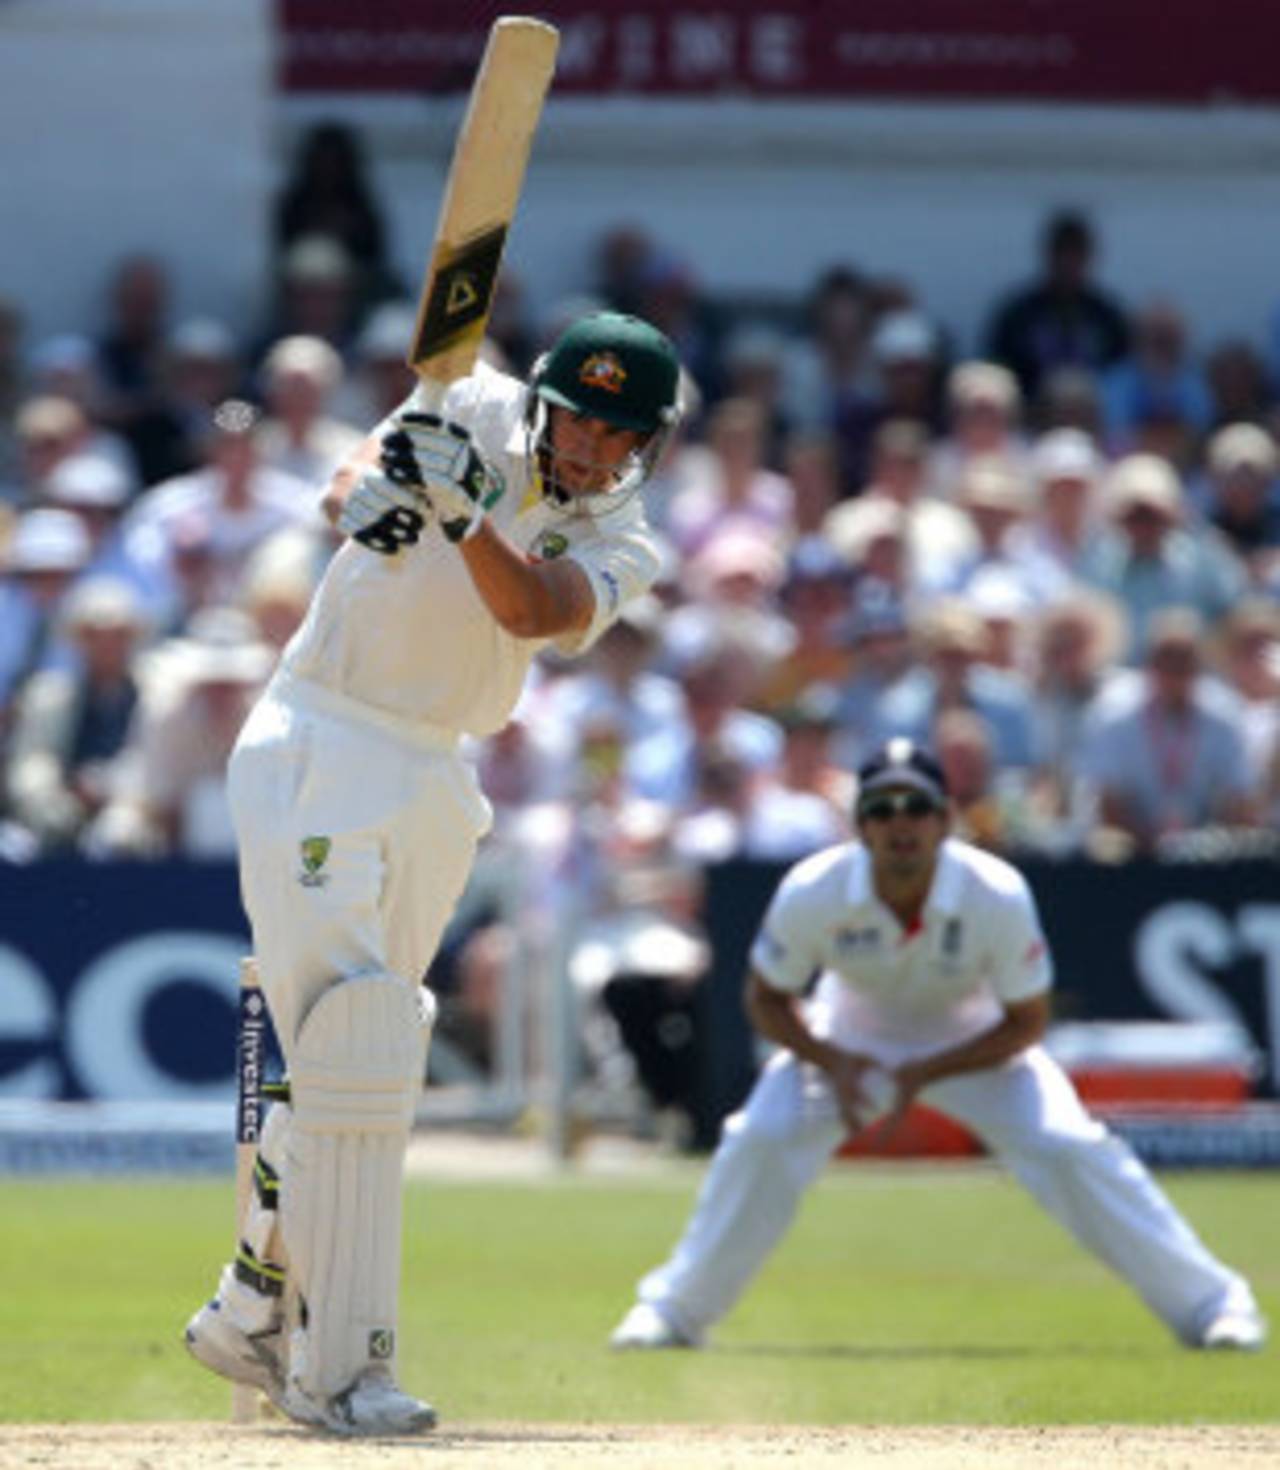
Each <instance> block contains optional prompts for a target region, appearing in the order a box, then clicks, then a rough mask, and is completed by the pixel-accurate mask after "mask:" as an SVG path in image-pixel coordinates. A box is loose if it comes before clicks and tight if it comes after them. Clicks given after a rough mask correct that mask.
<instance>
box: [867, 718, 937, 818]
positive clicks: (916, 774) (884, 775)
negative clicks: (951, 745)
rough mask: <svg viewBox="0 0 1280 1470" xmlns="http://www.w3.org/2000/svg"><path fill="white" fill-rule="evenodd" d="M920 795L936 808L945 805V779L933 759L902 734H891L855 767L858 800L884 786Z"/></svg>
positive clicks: (935, 760)
mask: <svg viewBox="0 0 1280 1470" xmlns="http://www.w3.org/2000/svg"><path fill="white" fill-rule="evenodd" d="M891 786H907V787H910V788H911V790H913V791H920V792H923V793H924V795H925V796H927V797H929V798H930V799H931V800H932V801H935V802H937V804H938V806H939V807H945V806H946V804H947V778H946V776H945V775H944V774H943V770H942V767H941V766H940V765H939V764H938V761H937V757H936V756H934V755H932V754H931V753H930V752H929V751H927V750H925V749H924V747H923V746H920V745H917V744H916V743H915V741H914V740H911V739H909V738H908V737H907V736H905V735H895V736H894V737H893V739H892V740H886V741H885V743H884V744H883V745H882V746H880V747H879V749H878V750H876V751H875V752H873V754H872V755H871V756H869V757H868V759H867V760H865V761H864V762H863V764H862V765H861V766H860V767H859V768H858V800H859V801H861V800H862V799H863V798H864V797H866V796H869V795H870V794H871V792H873V791H883V790H884V789H885V788H886V787H891Z"/></svg>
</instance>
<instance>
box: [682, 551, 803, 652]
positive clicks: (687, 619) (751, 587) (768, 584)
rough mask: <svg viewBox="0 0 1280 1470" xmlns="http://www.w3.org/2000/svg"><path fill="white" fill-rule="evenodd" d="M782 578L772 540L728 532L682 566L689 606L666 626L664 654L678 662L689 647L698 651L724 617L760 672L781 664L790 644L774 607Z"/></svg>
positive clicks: (787, 631)
mask: <svg viewBox="0 0 1280 1470" xmlns="http://www.w3.org/2000/svg"><path fill="white" fill-rule="evenodd" d="M785 574H786V563H785V561H784V560H783V556H782V553H781V551H780V550H779V549H778V547H777V544H776V541H775V540H774V538H772V537H770V536H768V535H766V534H765V533H764V532H763V531H760V530H757V529H752V528H751V527H749V526H746V525H730V526H726V527H725V529H723V530H722V531H719V532H718V533H717V534H716V535H715V536H714V537H713V538H712V539H711V540H710V541H708V542H707V544H706V545H705V546H704V547H703V548H702V550H701V551H699V552H698V554H697V556H694V557H691V558H690V559H689V560H688V561H687V562H686V563H685V565H684V569H683V571H682V573H681V585H682V587H683V588H684V589H685V591H686V592H687V594H688V601H687V603H686V605H685V606H684V607H681V608H677V609H676V610H675V611H674V612H673V613H672V614H671V616H670V617H669V619H668V621H667V628H666V643H667V647H668V649H669V650H671V651H672V652H673V653H674V654H675V655H676V656H677V657H679V656H680V654H681V652H682V651H683V650H684V649H685V648H686V647H688V646H689V645H690V643H691V642H692V644H693V646H700V645H701V643H702V642H703V641H704V639H705V638H706V637H707V634H708V629H709V628H710V627H712V626H713V624H714V622H715V620H716V619H717V618H721V617H728V618H730V619H732V622H733V625H734V627H735V630H736V635H735V636H737V637H740V638H743V639H745V640H747V641H748V642H749V643H750V644H751V647H752V649H753V650H754V651H755V654H756V656H757V658H758V659H759V660H760V661H761V666H762V668H763V667H765V666H767V665H769V664H771V663H772V662H773V661H775V660H776V659H778V658H781V657H782V655H783V654H784V653H785V652H786V651H787V649H788V648H789V647H790V645H791V642H792V632H791V629H790V628H789V627H788V626H787V622H786V619H785V617H784V616H783V615H782V613H781V612H780V611H779V610H778V606H777V599H778V594H779V592H780V590H781V587H782V581H783V577H784V576H785Z"/></svg>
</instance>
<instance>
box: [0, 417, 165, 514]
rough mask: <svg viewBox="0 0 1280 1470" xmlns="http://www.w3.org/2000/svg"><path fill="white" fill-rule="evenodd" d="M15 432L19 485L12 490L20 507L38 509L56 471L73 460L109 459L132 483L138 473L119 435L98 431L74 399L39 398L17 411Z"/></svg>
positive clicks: (132, 483)
mask: <svg viewBox="0 0 1280 1470" xmlns="http://www.w3.org/2000/svg"><path fill="white" fill-rule="evenodd" d="M14 429H15V433H16V436H17V440H18V464H19V480H18V482H17V484H16V485H15V486H14V487H13V492H14V497H15V499H16V500H17V501H18V502H19V503H20V504H26V505H35V504H37V503H38V502H39V501H40V499H41V498H42V496H43V494H44V487H45V485H46V483H47V482H48V479H49V476H50V475H51V474H52V473H53V471H54V469H55V468H56V467H57V466H58V465H60V464H61V463H62V462H63V461H64V460H67V459H70V458H71V457H72V456H73V455H86V454H87V455H92V456H93V457H94V458H95V459H100V460H107V461H108V462H109V463H111V464H112V465H114V466H115V468H116V469H117V470H118V471H119V473H120V474H122V475H124V476H125V477H126V479H127V480H128V482H129V484H130V487H132V486H133V485H134V484H135V483H136V471H135V469H134V464H133V460H132V458H131V456H130V454H129V452H128V450H127V449H126V448H125V447H124V445H123V444H122V443H121V441H120V439H119V438H117V437H116V436H115V435H114V434H108V433H105V432H103V431H102V430H98V429H95V428H94V427H93V425H92V424H91V423H90V422H89V419H88V418H87V416H86V415H85V413H84V410H83V409H82V408H81V407H80V405H79V404H78V403H75V402H73V401H72V400H71V399H70V398H60V397H57V396H56V395H51V394H37V395H36V397H34V398H29V399H27V401H26V402H25V403H24V404H23V405H22V407H21V408H20V409H19V410H18V416H17V419H16V420H15V422H14Z"/></svg>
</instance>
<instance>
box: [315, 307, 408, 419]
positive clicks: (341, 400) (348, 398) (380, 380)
mask: <svg viewBox="0 0 1280 1470" xmlns="http://www.w3.org/2000/svg"><path fill="white" fill-rule="evenodd" d="M417 321H418V309H417V307H416V306H415V305H414V304H413V302H411V301H384V302H383V303H382V304H381V305H380V306H375V307H374V309H373V310H372V311H371V312H370V313H369V315H368V317H367V318H366V319H365V323H364V325H363V326H362V327H361V328H360V335H359V336H358V337H357V338H356V342H355V365H354V368H353V370H352V371H351V372H350V373H349V374H347V376H346V379H345V381H344V382H343V383H342V384H341V385H340V386H339V388H338V389H337V391H336V392H335V394H334V399H333V406H332V411H333V412H334V413H335V414H336V415H337V416H338V417H339V418H340V419H342V420H343V421H344V422H346V423H349V424H369V425H374V424H380V423H381V422H382V421H383V419H385V418H387V417H388V416H389V415H390V414H392V413H394V412H395V411H396V410H397V409H398V408H399V407H400V406H401V404H402V403H403V402H404V401H405V399H406V398H407V397H408V396H409V394H410V393H411V392H412V391H413V387H414V384H415V383H416V382H417V378H416V376H415V375H414V372H413V369H412V368H411V367H409V365H408V363H407V362H406V360H405V359H406V357H407V355H408V352H409V347H410V344H411V343H412V342H413V334H414V329H415V327H416V326H417Z"/></svg>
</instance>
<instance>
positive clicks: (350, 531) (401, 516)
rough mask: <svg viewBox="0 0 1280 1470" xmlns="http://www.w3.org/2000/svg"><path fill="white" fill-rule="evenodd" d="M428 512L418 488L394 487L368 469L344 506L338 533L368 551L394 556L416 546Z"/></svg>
mask: <svg viewBox="0 0 1280 1470" xmlns="http://www.w3.org/2000/svg"><path fill="white" fill-rule="evenodd" d="M430 512H431V505H430V502H429V501H428V500H427V497H426V495H425V494H424V493H423V491H422V489H421V487H420V486H413V485H397V484H395V482H394V481H392V480H390V479H389V478H388V477H387V476H386V475H383V474H379V473H378V471H377V470H374V469H368V470H366V471H365V472H364V474H362V475H361V476H360V478H359V479H358V480H357V481H356V483H355V484H354V485H353V486H352V487H351V490H350V492H349V493H348V495H347V498H346V500H345V501H344V502H343V505H342V509H341V511H339V513H338V530H339V531H341V532H342V533H343V534H344V535H346V536H350V537H351V538H352V540H353V541H358V542H359V543H360V544H361V545H362V546H367V547H368V548H369V550H370V551H376V552H378V553H379V554H380V555H382V556H394V555H395V554H396V552H397V551H399V550H400V549H401V547H403V546H413V545H414V544H415V543H416V542H417V540H418V537H419V536H420V535H421V534H422V528H423V526H425V525H426V523H427V516H428V515H429V514H430Z"/></svg>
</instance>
